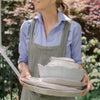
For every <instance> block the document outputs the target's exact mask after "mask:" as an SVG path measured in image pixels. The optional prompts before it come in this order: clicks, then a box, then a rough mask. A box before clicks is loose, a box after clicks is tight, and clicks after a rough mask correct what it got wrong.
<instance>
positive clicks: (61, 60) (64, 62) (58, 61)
mask: <svg viewBox="0 0 100 100" xmlns="http://www.w3.org/2000/svg"><path fill="white" fill-rule="evenodd" d="M47 66H50V67H53V66H63V67H67V68H77V69H79V64H77V63H75V62H74V60H73V59H71V58H66V57H51V58H50V62H49V63H48V64H47Z"/></svg>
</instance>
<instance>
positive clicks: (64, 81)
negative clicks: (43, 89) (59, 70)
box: [41, 78, 86, 87]
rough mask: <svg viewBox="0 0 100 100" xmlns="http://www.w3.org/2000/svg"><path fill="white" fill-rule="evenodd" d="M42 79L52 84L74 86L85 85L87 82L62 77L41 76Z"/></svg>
mask: <svg viewBox="0 0 100 100" xmlns="http://www.w3.org/2000/svg"><path fill="white" fill-rule="evenodd" d="M41 79H42V81H44V82H47V83H52V84H58V85H64V86H72V87H84V86H85V85H86V84H85V83H82V82H80V81H74V80H67V79H61V78H41Z"/></svg>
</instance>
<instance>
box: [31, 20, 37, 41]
mask: <svg viewBox="0 0 100 100" xmlns="http://www.w3.org/2000/svg"><path fill="white" fill-rule="evenodd" d="M35 23H36V20H35V19H33V20H32V22H31V28H30V40H31V41H34V29H35Z"/></svg>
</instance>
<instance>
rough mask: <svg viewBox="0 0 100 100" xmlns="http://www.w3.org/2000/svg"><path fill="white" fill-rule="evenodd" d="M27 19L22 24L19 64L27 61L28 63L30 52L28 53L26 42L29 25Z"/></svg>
mask: <svg viewBox="0 0 100 100" xmlns="http://www.w3.org/2000/svg"><path fill="white" fill-rule="evenodd" d="M26 24H27V23H26V21H25V22H24V23H23V24H22V25H21V28H20V40H19V49H18V50H19V59H18V64H19V63H20V62H25V63H26V64H28V60H27V57H28V53H27V44H26V32H27V25H26Z"/></svg>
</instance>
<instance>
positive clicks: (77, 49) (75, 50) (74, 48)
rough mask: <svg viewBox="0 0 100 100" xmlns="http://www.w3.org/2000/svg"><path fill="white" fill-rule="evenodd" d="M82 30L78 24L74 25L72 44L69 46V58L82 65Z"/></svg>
mask: <svg viewBox="0 0 100 100" xmlns="http://www.w3.org/2000/svg"><path fill="white" fill-rule="evenodd" d="M81 30H82V28H81V25H80V24H79V23H76V25H75V27H74V29H73V36H72V44H71V58H72V59H74V60H75V62H76V63H78V64H82V56H81V37H82V31H81Z"/></svg>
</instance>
